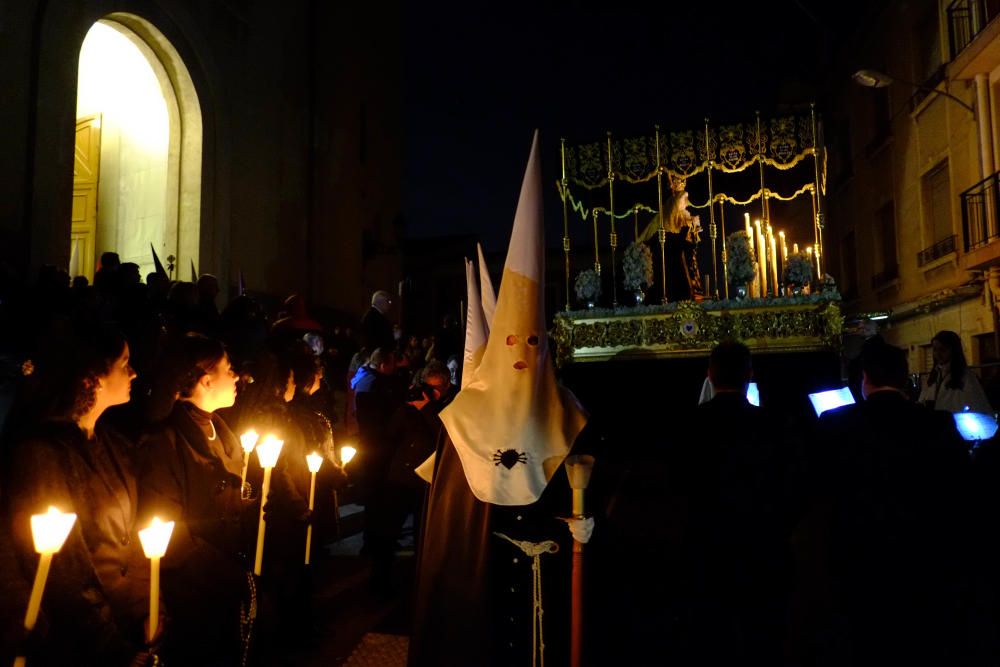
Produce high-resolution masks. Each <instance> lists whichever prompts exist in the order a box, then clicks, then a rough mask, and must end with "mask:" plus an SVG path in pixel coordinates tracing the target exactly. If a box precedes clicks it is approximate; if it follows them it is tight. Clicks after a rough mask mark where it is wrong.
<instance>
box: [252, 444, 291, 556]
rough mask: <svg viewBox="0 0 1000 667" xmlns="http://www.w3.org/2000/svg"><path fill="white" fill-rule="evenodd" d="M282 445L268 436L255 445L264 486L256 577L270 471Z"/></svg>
mask: <svg viewBox="0 0 1000 667" xmlns="http://www.w3.org/2000/svg"><path fill="white" fill-rule="evenodd" d="M284 444H285V442H284V441H283V440H278V439H277V438H276V437H274V436H273V435H268V436H265V437H264V442H262V443H260V444H259V445H257V458H258V459H259V460H260V467H261V468H263V469H264V485H263V487H261V492H260V522H259V523H258V524H257V557H256V558H255V559H254V563H253V573H254V574H256V575H258V576H260V571H261V567H262V566H263V565H264V528H265V526H264V505H265V504H266V503H267V494H268V492H269V491H270V490H271V470H273V469H274V466H275V465H277V463H278V455H279V454H281V446H282V445H284Z"/></svg>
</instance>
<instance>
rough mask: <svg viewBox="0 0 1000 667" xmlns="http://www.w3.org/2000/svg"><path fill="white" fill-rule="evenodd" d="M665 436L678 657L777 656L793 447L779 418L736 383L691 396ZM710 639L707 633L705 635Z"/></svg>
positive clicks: (785, 590)
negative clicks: (669, 438)
mask: <svg viewBox="0 0 1000 667" xmlns="http://www.w3.org/2000/svg"><path fill="white" fill-rule="evenodd" d="M688 433H691V434H697V436H696V437H686V438H677V439H675V440H674V441H673V442H671V443H668V445H667V446H668V447H669V448H670V449H669V454H668V457H667V461H668V464H667V479H666V484H665V485H664V491H665V492H666V493H667V494H668V496H669V497H670V498H671V499H672V503H671V507H670V508H669V509H668V514H669V516H667V517H664V518H663V519H664V521H665V522H666V523H667V524H668V525H670V526H672V529H673V531H674V532H673V534H672V535H670V538H669V539H670V541H671V542H672V543H673V544H671V545H670V546H668V547H667V551H668V552H674V553H676V554H678V556H679V563H678V566H677V569H676V570H674V568H673V567H668V568H667V569H668V570H671V571H673V572H671V573H670V574H668V578H670V579H673V580H674V583H673V584H672V588H673V592H672V595H670V596H669V598H670V599H672V601H673V604H676V605H677V608H676V618H677V619H678V623H679V627H677V628H676V630H677V633H676V635H675V636H674V637H673V639H674V640H676V641H677V642H678V643H677V645H676V650H677V651H678V657H679V656H686V657H685V658H684V659H682V663H681V664H687V663H686V662H684V660H695V656H701V657H702V658H704V659H706V660H707V661H709V662H713V661H715V662H719V664H723V663H725V662H728V661H730V660H745V661H747V662H748V664H768V663H770V664H778V663H777V661H778V660H780V655H781V638H782V628H783V625H784V619H785V609H786V606H787V603H788V595H789V591H790V589H791V580H792V566H791V543H790V536H791V531H792V527H793V520H794V516H795V511H796V491H795V489H796V478H795V460H796V457H795V456H794V455H793V449H792V447H791V445H790V443H789V441H788V438H786V436H785V434H784V433H783V429H782V426H781V424H780V423H779V422H777V421H775V420H773V419H772V418H771V416H770V415H769V413H768V412H767V411H766V410H764V409H761V408H757V407H754V406H753V405H751V404H750V403H749V402H748V401H747V400H746V397H745V396H744V395H743V394H742V393H730V392H724V393H719V394H717V395H716V397H715V398H714V399H712V400H711V401H709V402H708V403H705V404H703V405H700V406H698V408H697V409H696V410H695V411H694V413H693V415H692V416H691V419H690V423H689V425H688ZM713 637H714V638H715V639H716V641H710V638H713Z"/></svg>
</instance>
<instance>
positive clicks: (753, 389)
mask: <svg viewBox="0 0 1000 667" xmlns="http://www.w3.org/2000/svg"><path fill="white" fill-rule="evenodd" d="M747 400H748V401H750V405H756V406H757V407H758V408H759V407H760V390H759V389H757V383H756V382H751V383H750V384H749V385H748V386H747Z"/></svg>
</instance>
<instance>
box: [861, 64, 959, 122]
mask: <svg viewBox="0 0 1000 667" xmlns="http://www.w3.org/2000/svg"><path fill="white" fill-rule="evenodd" d="M851 78H852V79H854V83H856V84H858V85H859V86H864V87H865V88H887V87H888V86H891V85H892V84H894V83H904V84H906V85H908V86H913V87H914V88H917V89H918V90H926V91H927V92H929V93H935V94H937V95H942V96H944V97H947V98H948V99H950V100H952V101H953V102H956V103H958V104H959V105H961V106H962V108H963V109H965V110H966V111H968V112H969V113H971V114H972V115H973V116H975V115H976V110H975V109H973V108H972V105H970V104H966V103H965V102H963V101H962V100H960V99H958V98H957V97H955V96H954V95H952V94H951V93H949V92H945V91H943V90H938V89H937V88H931V87H929V86H925V85H923V84H920V83H915V82H913V81H906V80H904V79H894V78H893V77H891V76H889V75H888V74H886V73H885V72H879V71H878V70H874V69H859V70H858V71H857V72H855V73H854V74H853V75H852V76H851Z"/></svg>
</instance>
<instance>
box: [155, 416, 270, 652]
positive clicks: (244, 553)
mask: <svg viewBox="0 0 1000 667" xmlns="http://www.w3.org/2000/svg"><path fill="white" fill-rule="evenodd" d="M213 426H214V431H215V433H216V438H215V439H214V440H212V439H209V436H210V434H211V432H212V427H213ZM143 454H144V457H143V458H144V462H143V466H142V474H141V478H140V485H139V488H140V509H141V511H140V514H141V516H143V517H152V516H154V515H155V516H159V517H160V518H162V519H163V520H165V521H176V525H175V526H174V532H173V535H172V536H171V538H170V545H169V547H168V548H167V554H166V556H164V558H163V561H162V565H161V567H162V568H163V572H162V591H163V599H164V601H165V603H166V605H167V609H168V610H169V612H170V623H169V626H168V631H169V633H170V634H169V635H168V636H167V637H166V638H165V640H166V642H167V646H166V647H165V649H166V651H167V654H168V656H170V657H172V658H173V660H172V661H171V662H172V663H176V664H210V665H233V664H238V663H239V661H240V656H241V638H240V613H241V604H243V603H244V602H245V601H246V599H247V598H248V597H249V595H250V593H249V592H248V580H247V572H248V566H249V564H250V563H249V558H248V553H249V551H250V546H251V542H252V540H251V539H250V535H249V534H248V529H249V525H250V523H253V530H254V531H255V528H256V515H255V513H254V512H252V507H251V508H249V509H250V510H251V511H250V512H247V513H246V514H248V515H249V516H247V523H246V525H245V524H244V516H245V512H244V507H245V505H244V501H243V500H242V499H241V489H240V486H241V484H240V476H241V473H242V467H243V463H242V449H241V448H240V444H239V442H238V441H237V440H236V436H234V435H233V433H232V431H230V430H229V428H228V427H227V426H226V424H225V422H224V421H223V420H222V418H220V417H218V416H216V415H210V414H209V413H207V412H203V411H201V410H199V409H198V408H196V407H195V406H194V405H192V404H191V403H187V402H179V403H177V404H176V405H175V406H174V409H173V411H172V412H171V413H170V416H169V417H168V418H167V420H166V421H165V423H164V424H163V426H162V427H161V428H158V429H157V430H155V431H154V432H153V433H151V434H150V435H149V436H148V437H147V440H146V442H145V449H144V451H143ZM251 519H252V521H251ZM147 520H148V519H147Z"/></svg>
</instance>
